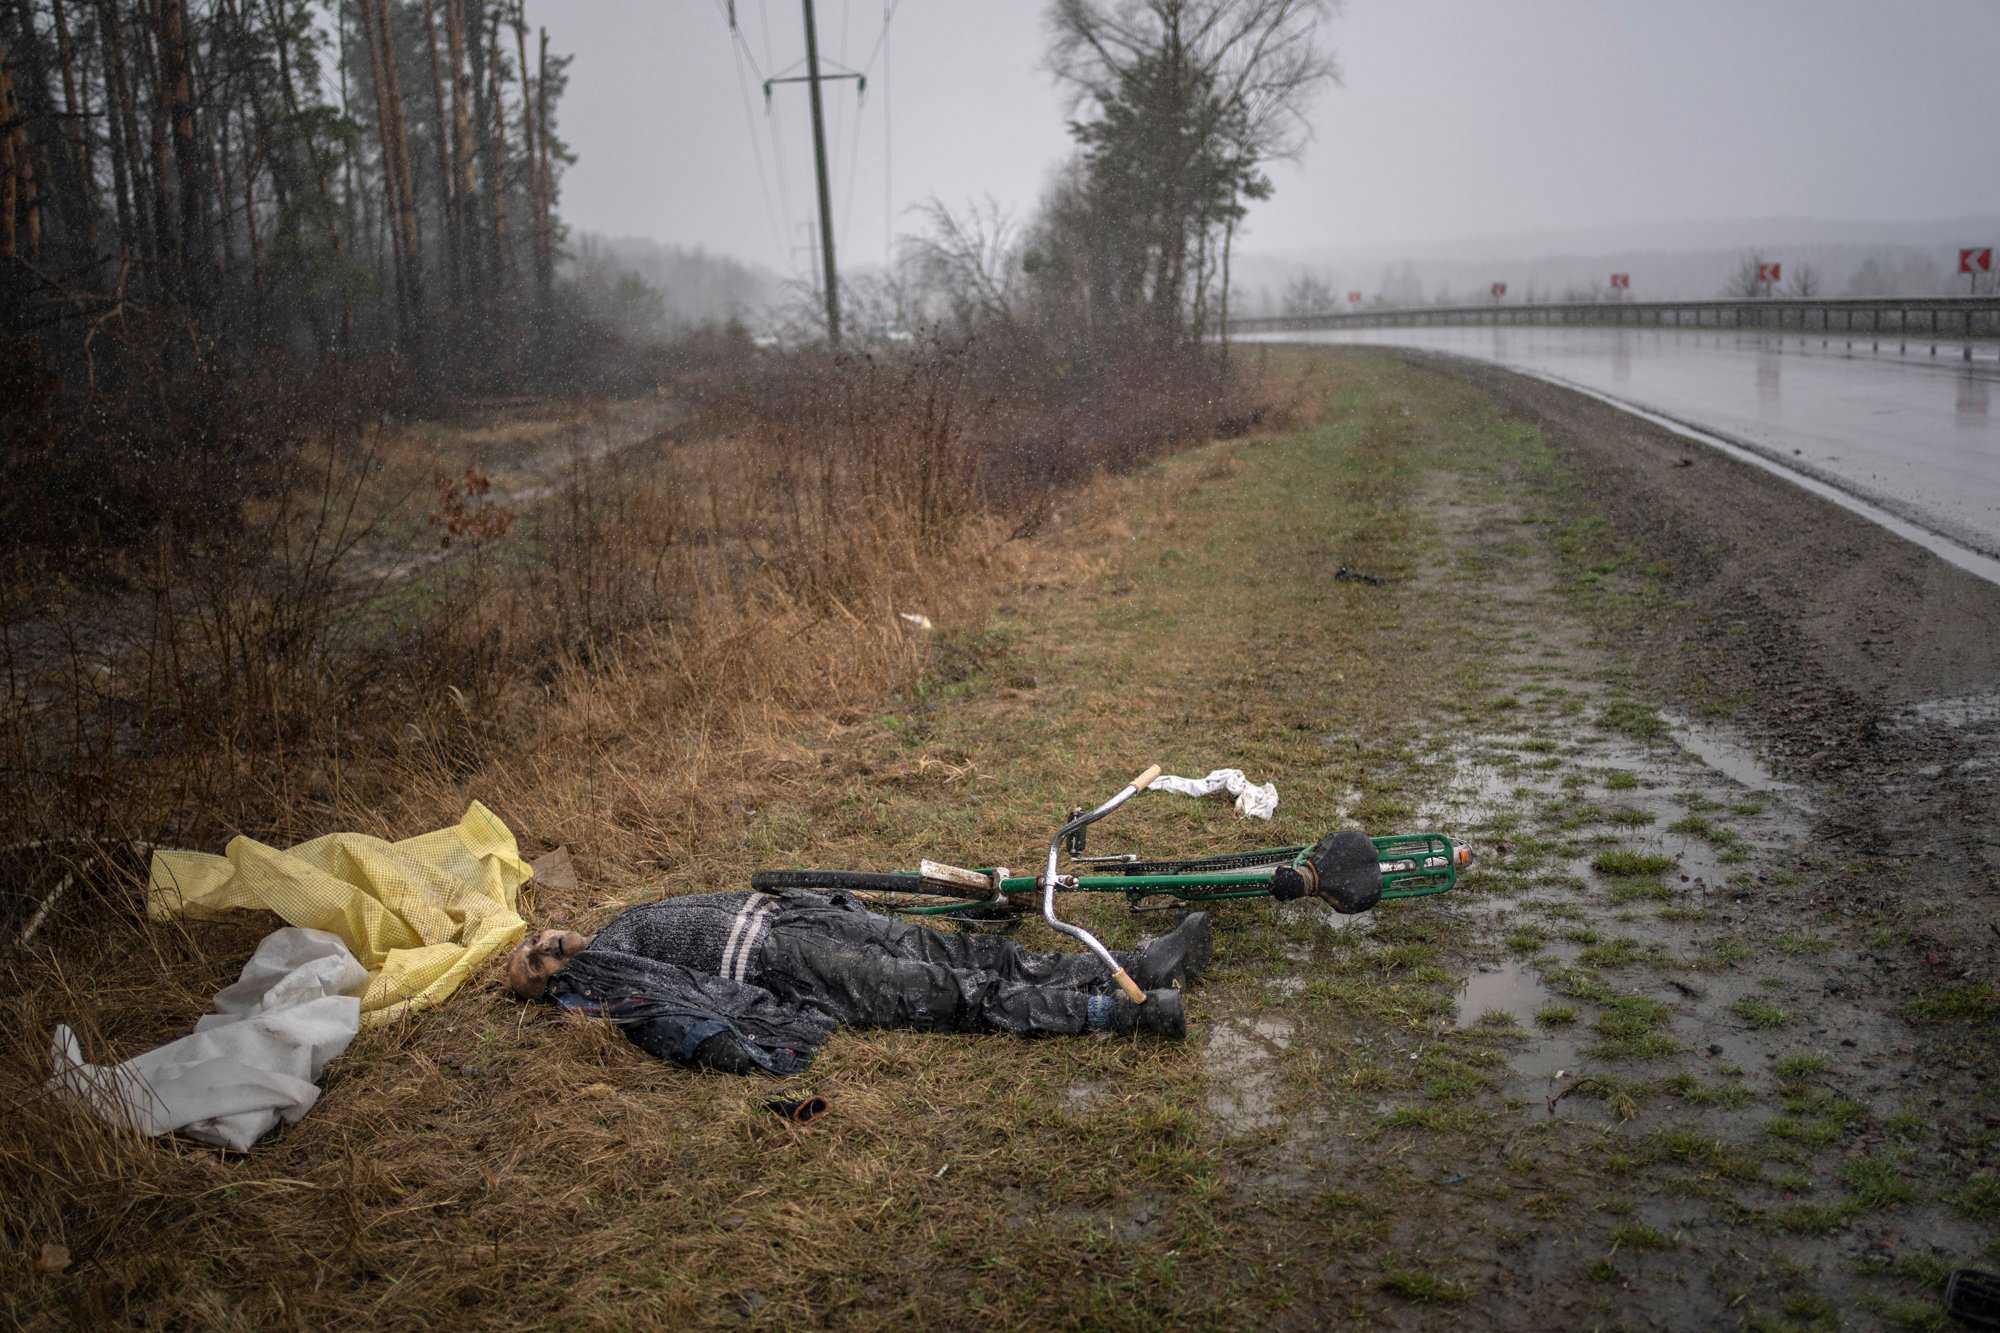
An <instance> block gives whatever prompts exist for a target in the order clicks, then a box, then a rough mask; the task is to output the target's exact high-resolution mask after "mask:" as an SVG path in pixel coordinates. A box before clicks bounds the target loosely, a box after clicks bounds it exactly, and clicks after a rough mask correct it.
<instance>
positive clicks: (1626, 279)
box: [1611, 273, 1632, 291]
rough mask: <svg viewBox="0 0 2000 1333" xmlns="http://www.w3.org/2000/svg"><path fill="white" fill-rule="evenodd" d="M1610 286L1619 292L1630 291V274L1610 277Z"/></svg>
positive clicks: (1618, 274)
mask: <svg viewBox="0 0 2000 1333" xmlns="http://www.w3.org/2000/svg"><path fill="white" fill-rule="evenodd" d="M1611 285H1612V286H1613V287H1616V288H1618V289H1619V290H1621V291H1630V290H1632V275H1631V274H1630V273H1614V274H1612V275H1611Z"/></svg>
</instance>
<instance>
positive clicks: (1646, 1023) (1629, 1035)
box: [1590, 995, 1681, 1060]
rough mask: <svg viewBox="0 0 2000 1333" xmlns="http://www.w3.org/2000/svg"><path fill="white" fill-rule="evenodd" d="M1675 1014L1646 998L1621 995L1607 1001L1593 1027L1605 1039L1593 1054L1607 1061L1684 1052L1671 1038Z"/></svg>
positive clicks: (1593, 1048) (1596, 1046)
mask: <svg viewBox="0 0 2000 1333" xmlns="http://www.w3.org/2000/svg"><path fill="white" fill-rule="evenodd" d="M1673 1016H1674V1011H1673V1010H1672V1009H1669V1008H1668V1007H1667V1006H1666V1005H1665V1004H1663V1003H1661V1002H1660V1001H1658V1000H1655V999H1652V998H1651V997H1649V996H1645V995H1619V996H1614V997H1613V998H1611V999H1609V1000H1607V1001H1605V1002H1604V1005H1603V1008H1602V1010H1601V1011H1600V1012H1599V1014H1598V1015H1597V1021H1596V1022H1595V1023H1593V1024H1592V1026H1593V1027H1594V1028H1595V1029H1596V1031H1597V1035H1598V1036H1599V1038H1601V1040H1600V1041H1599V1042H1598V1043H1597V1045H1595V1046H1593V1047H1592V1048H1591V1050H1590V1053H1591V1054H1592V1055H1593V1056H1595V1057H1597V1058H1599V1059H1604V1060H1657V1059H1659V1058H1660V1057H1661V1056H1664V1055H1672V1054H1673V1053H1674V1052H1676V1051H1678V1050H1680V1049H1681V1045H1680V1043H1679V1042H1677V1041H1675V1040H1674V1039H1673V1037H1672V1036H1670V1035H1668V1033H1667V1030H1666V1029H1667V1027H1668V1025H1669V1024H1670V1023H1671V1022H1672V1021H1673Z"/></svg>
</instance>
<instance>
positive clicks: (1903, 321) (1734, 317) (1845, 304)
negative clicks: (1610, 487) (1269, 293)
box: [1229, 296, 2000, 338]
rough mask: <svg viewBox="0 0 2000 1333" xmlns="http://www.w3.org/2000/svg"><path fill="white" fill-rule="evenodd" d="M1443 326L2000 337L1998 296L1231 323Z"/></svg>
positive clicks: (1443, 309)
mask: <svg viewBox="0 0 2000 1333" xmlns="http://www.w3.org/2000/svg"><path fill="white" fill-rule="evenodd" d="M1440 325H1470V326H1474V327H1477V326H1482V325H1494V326H1508V325H1544V326H1556V325H1576V326H1580V327H1607V328H1668V329H1681V328H1686V329H1790V330H1797V331H1799V332H1813V333H1827V334H1833V333H1846V334H1867V335H1869V336H1871V337H1891V338H1994V337H2000V296H1919V297H1892V296H1890V297H1857V298H1852V299H1846V300H1827V301H1821V300H1795V299H1789V298H1784V297H1772V298H1766V299H1759V300H1712V301H1552V302H1546V303H1537V304H1533V305H1529V304H1527V303H1525V302H1524V303H1518V304H1513V305H1509V304H1507V303H1506V302H1490V303H1485V304H1480V305H1444V306H1407V307H1375V308H1362V309H1359V310H1334V311H1328V312H1327V313H1326V314H1323V315H1272V316H1266V317H1263V318H1258V319H1232V320H1231V321H1229V327H1230V329H1231V331H1232V332H1236V333H1287V332H1294V331H1298V330H1303V329H1370V328H1424V327H1432V326H1440Z"/></svg>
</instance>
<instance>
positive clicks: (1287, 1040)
mask: <svg viewBox="0 0 2000 1333" xmlns="http://www.w3.org/2000/svg"><path fill="white" fill-rule="evenodd" d="M1291 1040H1292V1021H1291V1020H1290V1019H1289V1018H1285V1017H1282V1016H1280V1015H1277V1014H1260V1015H1258V1016H1257V1017H1255V1018H1226V1019H1224V1020H1223V1021H1222V1022H1220V1023H1217V1024H1216V1025H1215V1026H1214V1027H1213V1028H1212V1029H1210V1031H1209V1037H1208V1044H1207V1046H1206V1047H1205V1048H1204V1049H1203V1052H1202V1055H1203V1058H1204V1060H1205V1062H1206V1064H1207V1067H1208V1072H1209V1074H1210V1076H1211V1077H1212V1079H1213V1080H1214V1081H1213V1082H1212V1083H1211V1085H1210V1087H1209V1091H1208V1097H1207V1103H1208V1111H1209V1114H1211V1115H1213V1116H1214V1117H1216V1119H1218V1120H1220V1121H1221V1122H1222V1123H1223V1124H1224V1125H1225V1126H1226V1127H1227V1128H1228V1129H1230V1130H1231V1131H1232V1132H1235V1133H1239V1134H1240V1133H1246V1132H1249V1131H1251V1130H1258V1129H1264V1128H1267V1127H1269V1126H1271V1125H1275V1124H1277V1123H1278V1120H1279V1118H1280V1117H1279V1115H1278V1076H1279V1072H1280V1070H1279V1061H1280V1058H1281V1057H1282V1056H1283V1054H1284V1051H1285V1048H1286V1047H1287V1046H1289V1045H1291Z"/></svg>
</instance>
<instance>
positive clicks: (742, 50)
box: [717, 0, 786, 254]
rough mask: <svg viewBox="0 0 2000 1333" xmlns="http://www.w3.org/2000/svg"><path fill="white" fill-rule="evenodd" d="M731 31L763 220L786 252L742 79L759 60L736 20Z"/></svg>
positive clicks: (746, 91)
mask: <svg viewBox="0 0 2000 1333" xmlns="http://www.w3.org/2000/svg"><path fill="white" fill-rule="evenodd" d="M717 3H718V4H721V3H722V0H717ZM725 17H726V18H729V19H733V18H734V17H735V16H734V14H733V13H725ZM729 31H730V35H731V36H732V37H733V38H734V40H733V41H732V42H731V43H730V54H731V55H732V56H733V57H734V60H733V63H734V65H735V67H736V92H737V96H738V98H739V99H740V100H741V101H742V103H743V126H744V128H745V129H746V130H748V131H749V134H750V156H751V158H752V160H753V161H755V162H756V164H757V193H758V194H760V195H762V196H763V199H764V220H765V222H766V223H768V224H769V225H770V228H771V240H772V243H773V244H774V245H776V246H777V248H778V252H779V253H780V254H784V253H786V249H785V233H784V232H783V231H781V230H780V229H779V227H778V218H777V214H776V213H774V212H773V211H772V208H771V186H770V184H769V182H767V181H766V180H765V179H764V150H763V149H762V148H761V147H759V146H758V143H757V117H756V115H755V114H754V113H753V112H752V111H751V110H750V88H749V85H748V84H747V83H745V82H744V79H743V62H744V60H745V58H749V59H750V67H751V69H753V70H754V69H756V67H757V62H756V60H755V58H754V57H751V56H750V52H749V49H748V48H747V47H746V46H745V45H744V43H743V34H742V33H740V32H738V31H737V29H736V25H735V23H734V22H731V23H730V25H729Z"/></svg>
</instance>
